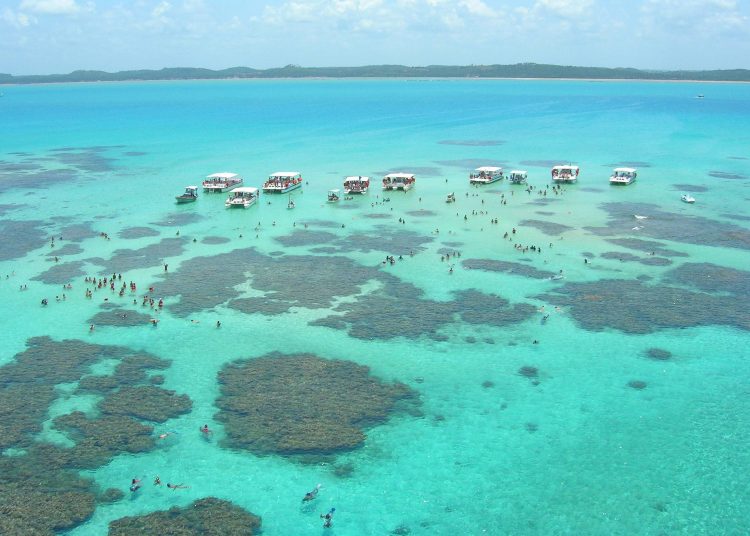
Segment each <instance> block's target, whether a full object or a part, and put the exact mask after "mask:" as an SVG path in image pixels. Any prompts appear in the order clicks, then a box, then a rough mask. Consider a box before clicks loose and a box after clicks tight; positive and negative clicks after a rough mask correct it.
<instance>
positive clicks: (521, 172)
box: [510, 169, 528, 177]
mask: <svg viewBox="0 0 750 536" xmlns="http://www.w3.org/2000/svg"><path fill="white" fill-rule="evenodd" d="M510 174H511V175H523V176H524V177H525V176H526V175H528V172H527V171H526V170H525V169H514V170H513V171H511V172H510Z"/></svg>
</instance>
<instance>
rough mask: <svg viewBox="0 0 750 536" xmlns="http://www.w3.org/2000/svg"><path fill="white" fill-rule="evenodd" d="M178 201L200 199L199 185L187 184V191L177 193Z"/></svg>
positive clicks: (190, 201)
mask: <svg viewBox="0 0 750 536" xmlns="http://www.w3.org/2000/svg"><path fill="white" fill-rule="evenodd" d="M175 199H177V202H178V203H192V202H193V201H195V200H196V199H198V187H197V186H185V193H182V194H180V195H176V196H175Z"/></svg>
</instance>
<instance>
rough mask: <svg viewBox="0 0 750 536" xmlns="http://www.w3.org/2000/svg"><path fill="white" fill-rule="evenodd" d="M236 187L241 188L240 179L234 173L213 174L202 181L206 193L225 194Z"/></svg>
mask: <svg viewBox="0 0 750 536" xmlns="http://www.w3.org/2000/svg"><path fill="white" fill-rule="evenodd" d="M238 186H242V177H240V176H239V175H237V174H236V173H214V174H213V175H209V176H208V177H206V180H204V181H203V190H204V191H206V192H226V191H227V190H231V189H233V188H237V187H238Z"/></svg>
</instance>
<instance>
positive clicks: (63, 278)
mask: <svg viewBox="0 0 750 536" xmlns="http://www.w3.org/2000/svg"><path fill="white" fill-rule="evenodd" d="M83 266H84V262H82V261H74V262H65V263H61V264H55V265H54V266H52V267H50V268H49V269H47V270H46V271H44V272H42V273H41V274H39V275H37V276H34V277H32V278H31V280H32V281H41V282H42V283H46V284H48V285H63V284H65V283H70V282H71V281H73V280H75V279H78V278H79V277H83V276H84V275H86V272H84V271H83Z"/></svg>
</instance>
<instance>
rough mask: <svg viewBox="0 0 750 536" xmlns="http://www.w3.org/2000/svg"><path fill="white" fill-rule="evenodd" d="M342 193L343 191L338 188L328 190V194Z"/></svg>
mask: <svg viewBox="0 0 750 536" xmlns="http://www.w3.org/2000/svg"><path fill="white" fill-rule="evenodd" d="M340 191H341V190H339V189H338V188H333V189H332V190H328V193H329V194H337V193H339V192H340Z"/></svg>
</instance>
